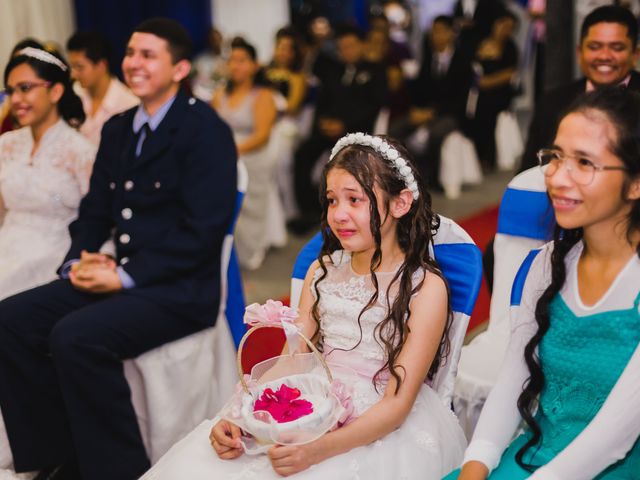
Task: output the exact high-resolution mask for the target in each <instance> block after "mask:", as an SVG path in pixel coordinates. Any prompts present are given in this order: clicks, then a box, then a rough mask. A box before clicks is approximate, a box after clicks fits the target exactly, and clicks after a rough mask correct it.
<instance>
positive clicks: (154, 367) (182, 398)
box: [124, 162, 248, 463]
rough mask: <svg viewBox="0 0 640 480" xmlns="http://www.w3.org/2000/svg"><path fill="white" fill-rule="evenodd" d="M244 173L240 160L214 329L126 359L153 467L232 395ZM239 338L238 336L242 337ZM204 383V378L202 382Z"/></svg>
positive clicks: (239, 296) (241, 308)
mask: <svg viewBox="0 0 640 480" xmlns="http://www.w3.org/2000/svg"><path fill="white" fill-rule="evenodd" d="M247 180H248V177H247V171H246V168H245V166H244V164H242V162H238V194H237V196H236V207H235V212H234V216H233V220H232V222H231V225H230V227H229V231H228V232H227V235H226V237H225V239H224V241H223V245H222V249H221V262H220V264H221V267H220V268H221V272H220V273H221V279H220V308H219V311H218V312H217V315H218V316H217V322H216V324H215V326H213V327H210V328H205V329H204V330H201V331H199V332H196V333H194V334H192V335H188V336H186V337H183V338H180V339H178V340H175V341H173V342H169V343H166V344H164V345H161V346H160V347H158V348H155V349H153V350H150V351H148V352H145V353H143V354H142V355H140V356H138V357H137V358H134V359H130V360H125V362H124V373H125V377H126V378H127V381H128V383H129V386H130V388H131V401H132V403H133V406H134V409H135V411H136V416H137V419H138V425H139V427H140V433H141V435H142V439H143V442H144V444H145V448H146V450H147V454H148V455H149V459H150V460H151V462H152V463H155V462H156V461H157V460H158V459H159V458H160V457H161V456H162V455H163V454H164V453H165V452H166V451H167V450H168V449H169V448H170V447H171V446H172V445H173V444H174V443H175V442H177V441H178V440H179V439H180V438H182V437H183V436H184V435H186V434H187V433H189V432H190V431H191V430H192V429H193V428H194V427H195V426H196V425H198V424H199V423H200V422H202V420H203V419H205V418H211V417H212V416H213V415H215V413H216V412H217V411H218V410H219V409H220V407H221V406H222V405H223V403H224V402H225V401H226V400H227V399H228V398H229V397H230V396H231V394H232V393H233V389H234V385H235V383H236V381H237V377H238V376H237V373H236V369H235V365H234V362H230V361H229V359H230V358H233V357H234V356H235V348H234V343H233V339H232V335H231V331H230V330H231V329H233V330H238V328H239V327H238V325H240V326H241V327H242V329H243V332H244V325H243V324H242V316H243V314H244V296H243V294H242V284H241V282H240V270H239V268H238V264H237V260H235V253H234V251H233V228H234V225H235V221H236V219H237V218H238V213H239V211H240V206H241V205H242V199H243V197H244V193H245V192H246V189H247ZM240 336H242V333H240ZM203 379H204V380H203Z"/></svg>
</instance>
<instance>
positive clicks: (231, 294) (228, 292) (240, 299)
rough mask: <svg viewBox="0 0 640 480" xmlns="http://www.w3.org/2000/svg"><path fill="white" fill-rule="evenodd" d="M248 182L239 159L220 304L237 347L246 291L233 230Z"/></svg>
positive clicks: (223, 263)
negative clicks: (234, 245) (243, 285)
mask: <svg viewBox="0 0 640 480" xmlns="http://www.w3.org/2000/svg"><path fill="white" fill-rule="evenodd" d="M248 184H249V174H248V173H247V167H245V165H244V163H242V161H240V160H239V161H238V190H237V195H236V208H235V211H234V213H233V220H232V222H231V225H229V231H228V232H227V235H226V236H225V238H224V243H223V245H222V261H221V262H220V264H221V266H222V272H221V279H222V281H221V284H222V291H221V292H220V295H221V297H220V306H221V308H224V313H225V315H226V317H227V323H228V324H229V330H231V335H232V336H233V342H234V343H235V346H236V347H237V346H238V345H239V344H240V339H241V338H242V336H243V335H244V333H245V331H246V329H245V325H244V322H243V318H244V307H245V300H244V291H243V290H242V277H241V275H240V265H239V264H238V257H237V255H236V250H235V248H233V231H234V228H235V226H236V222H237V221H238V216H239V215H240V209H241V208H242V201H243V200H244V195H245V193H246V192H247V185H248ZM225 269H226V271H225ZM221 312H222V311H221Z"/></svg>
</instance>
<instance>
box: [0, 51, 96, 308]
mask: <svg viewBox="0 0 640 480" xmlns="http://www.w3.org/2000/svg"><path fill="white" fill-rule="evenodd" d="M4 84H5V92H6V93H7V95H8V97H9V102H10V106H11V111H12V114H13V115H14V117H15V118H16V120H17V121H18V122H19V124H20V126H21V127H22V128H20V129H18V130H14V131H12V132H7V133H5V134H4V135H2V136H0V221H1V222H2V223H1V225H0V252H2V254H1V255H0V299H2V298H5V297H8V296H10V295H12V294H15V293H18V292H20V291H23V290H26V289H28V288H32V287H35V286H37V285H40V284H42V283H46V282H48V281H51V280H53V279H55V277H56V269H57V268H58V267H59V266H60V262H61V261H62V259H63V258H64V255H65V253H66V251H67V249H68V248H69V235H68V231H67V226H68V224H69V223H70V222H71V221H72V220H73V219H74V218H75V217H76V215H77V209H78V205H79V203H80V199H81V198H82V196H83V195H84V194H85V193H86V192H87V190H88V186H89V176H90V174H91V168H92V165H93V161H94V158H95V153H96V147H95V146H93V145H92V144H91V143H90V142H89V141H88V140H86V139H85V138H84V137H83V136H82V135H80V134H79V133H78V132H77V131H76V129H75V128H77V127H78V126H79V125H80V124H81V123H82V122H83V120H84V118H85V116H84V112H83V110H82V103H81V101H80V99H79V98H78V97H77V96H76V94H75V93H73V89H72V88H71V82H70V78H69V67H68V65H67V64H66V63H65V61H64V60H63V59H62V57H61V56H59V55H58V54H57V53H52V52H49V51H45V50H41V49H37V48H33V47H28V48H25V49H23V50H21V51H19V52H18V54H17V55H16V56H15V57H13V58H12V59H11V60H10V61H9V63H8V65H7V67H6V69H5V72H4Z"/></svg>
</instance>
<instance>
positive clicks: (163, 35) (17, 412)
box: [0, 19, 236, 480]
mask: <svg viewBox="0 0 640 480" xmlns="http://www.w3.org/2000/svg"><path fill="white" fill-rule="evenodd" d="M190 54H191V41H190V39H189V36H188V34H187V32H186V31H185V30H184V29H183V28H182V27H181V26H180V25H179V24H178V23H176V22H174V21H172V20H167V19H152V20H147V21H145V22H143V23H142V24H141V25H139V26H138V27H137V28H136V30H135V31H134V33H133V34H132V35H131V38H130V39H129V43H128V46H127V50H126V55H125V58H124V60H123V62H122V69H123V72H124V75H125V80H126V82H127V84H128V86H129V87H130V88H131V90H132V91H133V93H134V94H135V95H136V96H138V97H139V98H140V101H141V105H140V106H139V107H138V108H135V109H132V110H129V111H127V112H125V113H123V114H121V115H118V116H116V117H114V118H112V119H111V120H109V121H108V122H107V123H106V124H105V126H104V129H103V131H102V141H101V143H100V148H99V150H98V154H97V157H96V162H95V166H94V171H93V175H92V177H91V183H90V189H89V192H88V194H87V195H86V197H85V198H84V199H83V201H82V203H81V205H80V211H79V216H78V219H77V220H76V221H75V222H73V223H72V224H71V225H70V227H69V230H70V233H71V238H72V245H71V248H70V250H69V252H68V254H67V256H66V259H65V263H64V264H63V266H62V268H61V276H63V277H67V276H68V279H65V278H63V279H60V280H57V281H54V282H52V283H50V284H47V285H44V286H42V287H38V288H35V289H33V290H30V291H27V292H24V293H21V294H18V295H16V296H13V297H10V298H8V299H6V300H4V301H3V302H1V303H0V407H1V410H2V415H3V417H4V422H5V425H6V429H7V434H8V437H9V441H10V444H11V450H12V452H13V457H14V465H15V467H16V470H17V471H29V470H37V469H43V471H42V472H41V474H40V477H41V478H64V479H75V478H85V479H91V480H102V479H105V480H107V479H108V480H115V479H118V480H128V479H131V480H133V479H135V478H138V477H139V476H140V475H141V474H142V473H143V472H144V471H145V470H147V469H148V467H149V461H148V459H147V455H146V452H145V449H144V445H143V443H142V438H141V435H140V431H139V429H138V424H137V421H136V415H135V412H134V409H133V406H132V405H131V399H130V395H131V394H130V391H129V386H128V384H127V382H126V379H125V377H124V374H123V367H122V360H124V359H127V358H132V357H136V356H138V355H140V354H141V353H143V352H145V351H148V350H151V349H153V348H155V347H157V346H159V345H162V344H164V343H166V342H169V341H172V340H175V339H177V338H180V337H183V336H185V335H189V334H191V333H194V332H196V331H198V330H200V329H203V328H205V327H207V326H209V325H211V324H212V323H213V322H214V321H215V319H216V316H217V315H216V313H217V311H218V303H219V290H220V253H221V246H222V242H223V238H224V235H225V233H226V231H227V229H228V227H229V223H230V221H231V218H232V215H233V210H234V203H235V191H236V153H235V146H234V143H233V138H232V135H231V132H230V130H229V128H228V127H227V126H226V124H224V123H223V122H222V121H221V120H220V119H219V117H218V116H217V115H216V114H215V113H214V112H213V111H212V110H211V109H210V108H209V107H208V106H207V105H206V104H204V103H202V102H200V101H197V100H195V99H193V98H188V97H187V96H185V95H184V94H183V93H181V92H179V87H180V82H181V81H182V80H183V79H184V78H185V77H186V76H187V75H188V73H189V69H190V61H189V57H190ZM112 231H115V239H116V258H115V259H110V258H107V257H105V256H104V255H101V254H99V253H95V252H97V251H98V249H99V248H100V246H101V245H102V244H103V242H104V241H105V240H106V239H107V238H108V237H109V236H110V234H111V232H112ZM88 252H93V253H88ZM70 266H71V268H70ZM204 381H206V380H204ZM166 413H167V415H171V412H166ZM60 464H63V467H62V468H59V467H57V466H58V465H60ZM52 471H53V472H55V473H53V474H51V472H52Z"/></svg>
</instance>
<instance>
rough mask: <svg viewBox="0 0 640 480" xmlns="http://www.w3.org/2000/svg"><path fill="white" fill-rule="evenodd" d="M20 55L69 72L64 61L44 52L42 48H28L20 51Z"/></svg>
mask: <svg viewBox="0 0 640 480" xmlns="http://www.w3.org/2000/svg"><path fill="white" fill-rule="evenodd" d="M18 55H24V56H25V57H31V58H35V59H36V60H40V61H41V62H45V63H50V64H51V65H55V66H56V67H58V68H59V69H60V70H62V71H63V72H66V71H67V66H66V65H65V64H64V62H63V61H62V60H60V59H59V58H58V57H56V56H55V55H53V54H51V53H49V52H47V51H46V50H42V49H40V48H34V47H26V48H23V49H22V50H20V51H18Z"/></svg>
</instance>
